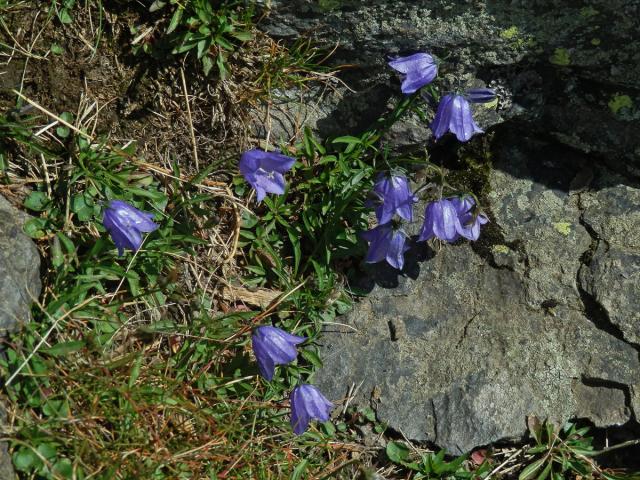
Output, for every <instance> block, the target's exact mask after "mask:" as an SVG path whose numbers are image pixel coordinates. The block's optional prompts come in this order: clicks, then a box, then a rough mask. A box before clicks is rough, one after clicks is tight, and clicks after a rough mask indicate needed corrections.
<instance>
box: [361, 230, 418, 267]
mask: <svg viewBox="0 0 640 480" xmlns="http://www.w3.org/2000/svg"><path fill="white" fill-rule="evenodd" d="M360 235H361V236H362V238H364V239H365V240H366V241H367V242H369V250H368V252H367V256H366V257H365V259H364V261H365V262H367V263H377V262H380V261H382V260H386V261H387V263H388V264H389V265H391V266H392V267H393V268H397V269H398V270H402V267H403V266H404V253H405V252H406V251H407V250H409V247H408V246H407V245H406V242H407V234H406V233H405V232H404V231H403V230H402V229H400V228H396V227H395V226H394V224H393V222H389V223H385V224H384V225H378V226H377V227H375V228H373V229H371V230H367V231H366V232H362V233H361V234H360Z"/></svg>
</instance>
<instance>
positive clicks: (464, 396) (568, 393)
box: [316, 134, 640, 453]
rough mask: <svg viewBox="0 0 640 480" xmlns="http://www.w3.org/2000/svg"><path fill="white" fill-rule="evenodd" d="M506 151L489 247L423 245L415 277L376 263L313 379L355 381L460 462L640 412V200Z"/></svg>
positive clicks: (500, 150)
mask: <svg viewBox="0 0 640 480" xmlns="http://www.w3.org/2000/svg"><path fill="white" fill-rule="evenodd" d="M494 142H495V143H496V144H497V146H496V151H495V157H494V158H495V164H494V169H493V171H492V172H491V174H490V178H489V182H490V186H491V194H490V195H489V198H488V202H489V205H487V206H488V207H489V211H490V212H491V220H492V223H491V224H490V227H489V228H488V229H487V230H486V232H485V236H484V237H483V238H482V239H481V241H479V242H478V243H477V244H475V245H473V246H472V245H469V244H468V243H461V244H457V245H453V246H451V245H445V246H442V248H439V251H438V252H437V253H433V252H429V251H428V250H426V248H427V247H417V248H425V250H424V251H422V252H417V253H418V254H417V255H414V258H425V260H420V261H413V262H410V263H409V265H407V267H406V271H405V272H403V274H398V273H397V272H394V271H393V270H391V269H390V268H387V267H384V266H382V265H375V266H372V267H371V268H370V269H369V270H368V272H369V273H368V275H367V276H366V278H364V279H363V281H362V282H363V285H362V286H364V287H367V284H368V287H369V288H371V293H370V294H369V295H368V296H367V297H366V298H364V299H363V300H362V301H361V302H360V303H359V304H358V305H357V307H356V308H355V309H354V310H353V311H352V312H351V313H350V314H348V315H347V316H346V317H345V318H343V319H341V320H340V323H344V324H346V325H348V327H345V328H344V329H341V330H336V329H335V328H334V327H332V328H331V329H328V330H327V331H326V332H325V334H324V336H323V337H322V343H323V352H322V358H323V362H324V368H323V370H321V371H320V372H319V374H318V375H317V377H316V382H317V383H318V384H319V386H320V387H321V389H322V390H323V391H324V392H325V393H326V394H327V395H328V396H329V398H330V399H332V400H340V399H342V398H344V397H345V396H346V394H347V391H348V389H349V387H350V386H351V385H352V384H353V385H355V386H359V389H358V393H357V395H356V398H355V399H354V402H355V403H356V404H360V405H370V406H372V407H373V408H375V410H376V412H377V415H378V417H379V419H380V420H382V421H384V422H387V423H388V424H389V426H390V427H391V428H394V429H396V430H399V431H402V432H403V433H404V434H405V435H406V436H407V437H409V438H411V439H415V440H425V441H430V442H434V443H436V444H437V445H439V446H442V447H444V448H447V449H448V450H449V451H451V452H452V453H462V452H465V451H468V450H470V449H472V448H473V447H476V446H479V445H485V444H488V443H491V442H495V441H498V440H503V439H517V438H520V437H522V436H524V435H526V431H527V429H526V417H527V416H528V415H536V416H538V417H539V418H549V419H550V420H552V421H554V422H557V423H561V422H564V421H566V420H568V419H570V418H576V417H577V418H590V419H591V420H592V421H593V422H594V423H595V424H596V425H597V426H610V425H622V424H625V423H626V422H628V421H630V420H632V419H633V418H636V417H637V416H638V415H640V411H637V408H638V403H637V400H633V398H635V397H634V395H635V394H634V393H633V392H635V391H637V385H636V384H637V383H638V382H639V381H640V360H639V355H638V354H639V351H640V348H639V345H638V344H637V339H638V333H639V332H638V328H639V327H638V322H637V310H638V304H637V302H638V298H640V274H639V273H638V261H637V259H638V254H639V253H640V251H639V249H638V234H637V232H638V231H640V215H639V214H638V212H640V206H639V205H638V203H637V202H638V198H639V197H638V196H639V195H640V190H638V189H637V188H633V187H631V186H628V185H625V184H624V179H623V178H621V177H618V176H616V175H615V174H613V173H611V172H610V171H608V170H606V169H605V168H601V169H599V170H597V171H595V172H594V171H592V167H591V164H590V159H588V158H584V156H582V155H580V154H577V153H576V152H574V151H571V150H569V149H565V148H557V147H556V148H555V149H553V148H551V147H550V146H549V145H547V144H545V143H544V142H541V141H538V140H536V139H534V138H526V137H524V136H523V135H522V134H518V135H516V134H506V135H500V136H497V138H496V139H495V141H494ZM391 287H393V288H391ZM634 319H636V321H634ZM354 329H355V330H354ZM634 388H635V390H634Z"/></svg>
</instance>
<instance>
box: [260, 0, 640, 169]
mask: <svg viewBox="0 0 640 480" xmlns="http://www.w3.org/2000/svg"><path fill="white" fill-rule="evenodd" d="M262 4H263V5H268V6H269V7H270V13H269V16H268V18H267V19H266V20H265V21H264V22H263V23H262V28H264V29H265V30H266V31H267V32H268V33H270V34H271V35H274V36H276V37H280V38H284V39H290V40H294V39H297V38H299V37H300V36H301V35H305V34H309V35H311V36H312V37H313V38H314V40H315V41H316V42H319V43H320V44H324V45H325V46H326V47H327V48H329V49H333V47H334V46H336V45H338V48H337V50H336V53H335V55H334V57H333V60H332V62H333V63H334V64H336V65H339V64H347V65H350V66H351V67H350V68H349V69H347V70H346V72H345V74H344V75H343V77H344V79H345V80H346V82H347V83H348V84H349V85H350V86H351V87H353V88H354V89H355V90H356V92H355V93H352V92H347V91H346V89H344V88H342V89H341V88H340V87H339V86H337V89H338V91H340V92H341V94H342V95H343V97H344V100H343V101H340V102H339V103H337V104H333V105H326V104H325V105H322V106H321V108H323V109H325V110H326V109H327V107H328V108H329V109H330V110H331V111H329V112H327V117H326V119H325V121H324V122H323V121H318V122H315V123H314V126H316V127H318V129H319V131H320V132H321V134H322V135H326V134H331V133H333V129H332V128H331V127H332V126H333V127H335V125H342V126H344V127H345V129H346V128H348V127H350V126H352V125H353V124H358V125H359V124H362V126H363V127H366V126H368V125H369V124H370V122H371V121H372V120H374V119H375V118H377V116H379V115H380V114H381V113H383V112H384V111H386V110H388V108H389V105H390V102H389V100H390V99H397V98H398V96H399V91H398V90H399V89H398V81H397V79H396V75H395V74H394V73H393V72H392V71H391V70H390V69H389V68H388V67H386V61H387V60H388V58H389V56H393V55H398V54H404V53H409V52H415V51H420V50H422V51H429V52H432V53H435V54H436V55H437V56H438V57H440V58H441V59H443V62H442V64H441V66H440V72H439V80H438V82H439V83H440V86H441V88H442V89H443V90H445V91H446V90H450V89H464V88H469V87H473V86H478V85H483V84H489V83H491V85H492V86H494V87H497V89H498V91H499V94H500V102H499V107H498V109H497V110H495V109H494V110H493V111H491V110H488V109H485V108H483V107H478V108H476V114H475V115H476V117H477V121H478V123H479V124H480V126H481V127H482V128H485V129H486V128H489V127H491V126H492V125H496V124H499V123H501V122H503V121H505V120H508V119H512V118H518V119H525V120H528V121H533V122H536V123H537V124H538V125H542V126H543V127H544V129H545V130H547V131H549V132H551V133H552V134H553V135H555V136H556V138H558V139H559V140H560V141H562V142H564V143H566V144H568V145H570V146H573V147H576V148H579V149H581V150H583V151H585V152H596V153H600V154H602V155H603V159H604V161H606V162H609V164H610V165H611V166H613V167H614V168H615V169H617V170H620V171H624V172H626V173H630V174H632V175H635V176H640V121H639V120H640V96H639V95H638V91H640V66H639V65H640V48H639V47H640V45H639V43H638V42H639V41H638V38H637V22H636V20H635V19H637V18H638V17H639V16H640V4H638V2H628V1H625V0H615V1H606V0H594V1H592V2H589V5H588V6H584V5H574V4H572V3H571V2H566V1H561V0H538V1H534V2H531V1H522V2H520V1H518V2H503V1H497V0H492V1H489V2H471V1H467V2H456V1H451V0H396V1H393V2H390V1H388V0H374V1H369V2H356V1H345V0H335V1H322V2H317V1H312V0H286V1H284V0H268V1H267V0H265V1H263V2H262ZM611 25H615V28H611ZM292 109H293V110H294V111H295V110H296V107H295V106H293V107H292ZM427 114H428V115H432V114H433V108H427ZM363 119H368V120H369V123H366V122H364V123H363ZM323 127H327V130H323ZM343 131H344V129H343ZM430 136H431V135H430V132H429V130H428V129H426V128H425V124H424V122H416V121H415V119H408V120H407V121H403V122H401V123H400V124H398V125H397V126H396V128H395V132H393V134H392V135H391V136H390V138H389V140H390V141H391V142H392V143H394V144H396V145H397V146H401V147H413V148H417V149H420V150H421V149H422V148H423V147H424V143H425V142H426V141H427V140H429V138H430ZM621 160H623V161H621Z"/></svg>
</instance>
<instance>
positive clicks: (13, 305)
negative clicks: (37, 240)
mask: <svg viewBox="0 0 640 480" xmlns="http://www.w3.org/2000/svg"><path fill="white" fill-rule="evenodd" d="M23 221H24V217H22V216H21V215H20V214H19V213H18V212H17V211H16V209H15V208H13V207H12V206H11V205H10V204H9V203H8V202H7V201H6V200H5V199H4V198H2V197H0V244H1V245H2V249H0V333H1V332H2V331H7V330H11V329H13V328H14V327H15V326H16V325H18V324H20V323H22V322H27V321H28V320H29V316H30V309H31V304H32V303H33V301H34V299H37V298H38V296H39V295H40V288H41V283H40V256H39V254H38V250H37V248H36V246H35V245H34V244H33V242H32V241H31V239H29V237H27V236H26V235H25V234H24V233H23V232H22V224H23Z"/></svg>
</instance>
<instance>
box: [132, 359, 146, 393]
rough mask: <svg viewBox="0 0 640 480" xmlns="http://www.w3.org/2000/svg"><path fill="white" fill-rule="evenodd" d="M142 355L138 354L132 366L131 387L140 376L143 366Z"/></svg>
mask: <svg viewBox="0 0 640 480" xmlns="http://www.w3.org/2000/svg"><path fill="white" fill-rule="evenodd" d="M142 360H143V357H142V355H138V356H137V357H136V360H135V361H134V362H133V366H132V367H131V373H130V374H129V388H133V386H134V385H135V384H136V381H137V380H138V377H139V376H140V367H142Z"/></svg>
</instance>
